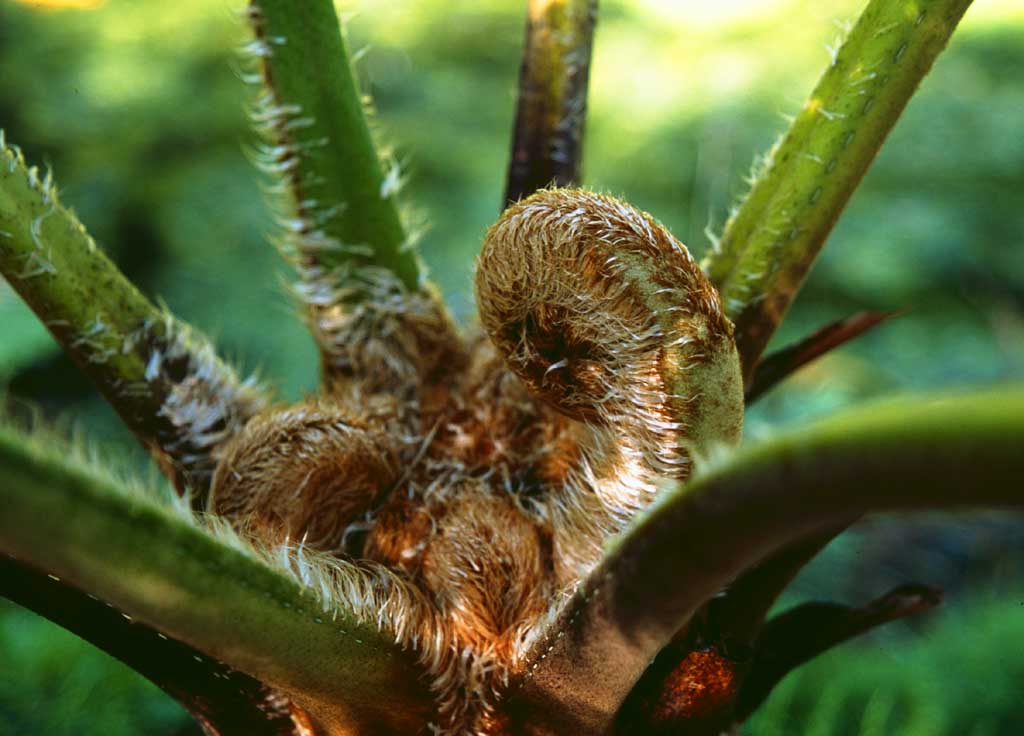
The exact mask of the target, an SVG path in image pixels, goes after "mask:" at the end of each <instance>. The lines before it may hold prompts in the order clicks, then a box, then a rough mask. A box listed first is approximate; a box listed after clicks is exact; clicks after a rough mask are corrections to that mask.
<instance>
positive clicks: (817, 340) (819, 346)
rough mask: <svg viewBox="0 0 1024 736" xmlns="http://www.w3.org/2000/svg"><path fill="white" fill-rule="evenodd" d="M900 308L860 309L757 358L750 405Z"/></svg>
mask: <svg viewBox="0 0 1024 736" xmlns="http://www.w3.org/2000/svg"><path fill="white" fill-rule="evenodd" d="M899 314H900V312H859V313H857V314H855V315H853V316H851V317H847V318H846V319H843V320H839V321H838V322H833V323H832V324H829V325H825V326H824V327H822V328H821V329H819V330H815V331H814V332H812V333H811V334H810V335H808V336H807V337H805V338H804V339H802V340H799V341H797V342H795V343H793V344H792V345H787V346H786V347H784V348H782V349H780V350H777V351H776V352H774V353H772V354H770V355H768V356H766V357H765V358H764V359H762V360H760V361H758V363H757V366H756V367H755V368H754V376H753V378H752V379H751V380H750V384H749V385H748V386H747V390H746V396H745V399H746V404H747V406H750V405H751V404H753V403H754V402H755V401H757V400H758V399H759V398H761V397H762V396H763V395H764V394H766V393H768V392H769V391H771V390H772V389H773V388H775V386H777V385H778V384H779V383H781V382H782V381H784V380H785V379H786V378H788V377H789V376H791V375H792V374H794V373H796V372H797V371H798V370H800V369H801V368H803V367H804V366H805V365H807V364H808V363H811V362H813V361H815V360H817V359H818V358H820V357H821V356H822V355H824V354H825V353H828V352H830V351H832V350H835V349H836V348H838V347H840V346H842V345H845V344H846V343H848V342H850V341H851V340H854V339H856V338H858V337H860V336H861V335H863V334H864V333H865V332H867V331H868V330H871V329H873V328H875V327H877V326H878V325H880V324H881V323H882V322H885V321H886V320H888V319H891V318H892V317H895V316H897V315H899Z"/></svg>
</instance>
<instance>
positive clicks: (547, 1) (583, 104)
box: [505, 0, 597, 206]
mask: <svg viewBox="0 0 1024 736" xmlns="http://www.w3.org/2000/svg"><path fill="white" fill-rule="evenodd" d="M596 17H597V0H529V3H528V5H527V17H526V42H525V45H524V47H523V63H522V67H521V69H520V72H519V99H518V101H517V103H516V119H515V125H514V127H513V129H512V155H511V159H510V160H509V166H508V178H507V181H506V185H505V205H506V206H508V205H510V204H513V203H515V202H517V201H519V200H520V199H522V198H523V197H527V196H529V195H530V194H533V193H534V192H535V191H537V190H538V189H542V188H544V187H550V186H556V187H568V186H575V185H578V184H579V182H580V164H581V161H582V158H583V128H584V123H585V121H586V114H587V82H588V79H589V76H590V55H591V48H592V46H593V39H594V24H595V21H596Z"/></svg>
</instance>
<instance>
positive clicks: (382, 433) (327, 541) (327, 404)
mask: <svg viewBox="0 0 1024 736" xmlns="http://www.w3.org/2000/svg"><path fill="white" fill-rule="evenodd" d="M371 419H372V418H371V417H368V416H366V414H365V412H362V413H359V412H356V411H354V410H352V409H349V408H347V407H345V406H344V405H341V404H338V403H336V402H333V401H328V400H325V399H322V400H310V401H307V402H305V403H302V404H297V405H295V406H292V407H288V408H286V409H279V410H276V411H270V412H267V413H264V414H261V415H259V416H257V417H255V418H253V419H252V420H251V421H250V422H249V423H248V424H247V425H246V426H245V428H244V429H243V430H242V431H241V432H240V433H239V434H238V435H237V436H236V437H235V438H234V439H233V440H232V441H231V442H230V444H229V445H227V446H226V447H225V449H224V456H223V458H222V459H221V462H220V464H219V465H218V467H217V472H216V473H215V474H214V477H213V488H212V491H211V493H210V510H211V511H212V512H213V513H215V514H217V515H219V516H221V517H224V518H226V519H229V520H230V521H231V522H232V524H233V525H234V526H236V527H240V528H246V529H249V530H251V531H253V532H255V533H257V534H258V535H259V536H260V537H262V538H264V539H269V540H277V541H279V542H280V541H284V540H286V539H291V540H294V541H296V542H303V543H304V544H307V545H309V546H311V547H313V548H316V549H322V550H340V549H341V547H342V542H343V536H344V532H345V529H346V528H347V527H348V525H349V524H350V523H351V522H352V521H354V520H355V519H356V518H357V517H359V516H361V515H362V514H364V513H365V512H366V511H367V510H369V509H370V508H371V506H372V505H373V504H374V502H375V501H376V500H378V499H379V498H380V497H381V496H382V494H383V493H385V492H386V491H387V490H388V489H389V488H390V485H391V483H393V482H394V481H395V477H396V474H397V472H398V466H399V462H398V450H399V449H400V448H398V447H397V446H396V444H397V443H396V440H394V439H393V438H392V437H391V436H390V435H389V433H388V432H387V430H386V427H385V425H383V424H380V423H377V422H373V421H371Z"/></svg>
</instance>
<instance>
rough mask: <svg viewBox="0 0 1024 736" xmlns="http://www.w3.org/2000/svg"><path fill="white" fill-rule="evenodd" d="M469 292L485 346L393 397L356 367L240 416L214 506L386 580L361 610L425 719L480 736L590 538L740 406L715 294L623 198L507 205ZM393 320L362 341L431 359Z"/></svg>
mask: <svg viewBox="0 0 1024 736" xmlns="http://www.w3.org/2000/svg"><path fill="white" fill-rule="evenodd" d="M476 288H477V301H478V304H479V305H480V315H481V322H482V324H483V327H484V331H485V333H486V336H479V337H476V338H473V339H469V340H467V341H466V343H467V344H466V345H465V346H464V347H462V348H460V350H461V351H462V355H461V357H460V358H459V359H458V360H453V361H452V362H451V369H450V370H449V371H448V372H447V373H446V374H445V375H444V376H442V377H437V376H436V375H435V374H434V373H433V372H431V375H432V376H433V382H432V383H431V384H429V385H423V386H418V387H417V390H416V391H413V392H409V391H408V390H407V389H406V384H404V383H403V382H404V380H407V376H408V375H409V374H407V373H406V374H404V376H403V377H402V379H401V380H399V378H398V373H396V372H391V375H394V376H395V377H396V385H395V386H392V387H388V386H386V385H382V384H381V380H380V376H381V373H380V372H379V371H374V370H373V368H372V367H371V366H365V367H360V366H358V365H356V364H355V363H353V364H352V366H351V369H350V370H346V371H344V372H339V373H338V374H336V379H335V380H334V381H333V382H332V383H331V385H330V390H329V392H328V393H327V394H326V395H323V396H318V397H316V398H311V399H308V400H306V401H305V402H303V403H301V404H299V405H297V406H292V407H287V408H280V409H275V410H272V411H269V412H266V413H264V414H261V415H259V416H257V417H255V418H254V419H252V420H250V421H249V423H248V424H247V425H246V426H245V428H244V429H243V430H242V431H241V432H239V433H238V434H237V435H236V436H235V437H234V438H233V439H232V440H231V441H230V442H229V443H228V444H227V445H226V446H225V447H224V449H223V451H222V453H221V458H222V459H221V462H220V465H219V467H218V468H217V471H216V474H215V476H214V481H213V488H212V490H211V496H210V510H211V511H212V512H214V513H215V514H218V515H222V516H224V517H226V518H227V519H228V520H229V521H230V523H231V524H232V526H233V527H234V528H235V529H237V530H241V531H243V532H245V533H248V534H252V535H255V536H257V537H258V538H260V539H262V540H264V542H265V543H267V544H270V545H285V546H287V545H289V544H292V545H294V544H295V543H297V542H298V543H300V544H301V545H302V546H308V547H312V548H316V549H317V550H319V554H322V555H323V554H326V555H327V556H329V557H335V558H337V559H339V561H345V566H344V567H336V568H335V570H344V571H345V574H348V575H354V576H367V577H372V578H373V583H374V584H375V585H377V586H379V585H385V586H391V593H390V597H388V600H389V606H391V607H392V608H396V609H400V610H396V611H389V612H388V614H387V615H386V616H384V615H382V614H381V612H379V611H374V610H367V611H364V614H365V616H366V618H367V619H368V620H375V621H377V622H378V625H380V626H382V627H385V628H392V629H395V630H394V631H393V633H394V635H395V637H396V639H397V640H398V641H400V642H402V643H403V644H406V645H409V646H413V647H415V648H416V649H417V650H418V652H419V655H420V660H421V662H422V663H423V665H424V667H425V669H426V670H427V673H428V676H429V677H430V678H431V686H432V689H433V691H434V693H435V695H436V697H437V704H438V713H437V720H436V723H435V727H436V729H437V730H439V731H441V732H443V733H452V734H482V735H495V734H501V733H503V732H504V731H505V728H506V724H505V722H504V718H503V716H502V714H501V712H500V710H499V708H498V704H499V702H500V700H501V697H502V693H503V692H504V690H505V689H506V688H507V687H508V686H509V685H510V684H511V683H513V682H514V681H515V679H516V678H517V677H519V676H520V675H522V674H523V673H524V672H525V671H526V670H527V669H528V667H529V666H530V664H531V662H530V661H528V655H527V653H528V652H531V651H534V649H533V644H535V643H536V642H537V641H539V640H541V639H543V638H544V637H546V636H547V635H549V633H550V632H549V631H548V630H547V626H548V625H549V623H550V622H551V621H553V620H554V619H555V618H556V617H557V614H558V612H559V611H560V609H561V607H562V606H563V605H564V604H565V602H566V601H567V600H568V599H569V597H570V596H571V594H572V592H573V591H574V589H575V588H576V586H577V585H578V584H579V583H580V581H581V580H582V579H583V578H584V577H585V576H586V575H587V573H588V572H589V571H590V570H591V569H592V568H593V566H594V565H595V564H596V563H597V561H598V559H599V555H600V552H601V549H602V547H603V546H604V544H605V543H606V541H607V540H608V539H609V537H611V536H613V535H615V534H616V533H618V532H619V531H621V530H622V529H623V528H624V527H625V525H626V524H627V523H628V522H629V521H630V519H631V518H632V517H633V516H634V515H635V514H636V513H637V512H638V511H640V510H642V509H643V508H645V507H646V506H647V505H648V504H650V503H651V501H652V500H653V499H654V497H655V494H656V492H657V489H658V487H659V483H660V481H661V480H662V479H664V478H673V479H677V480H685V479H686V478H687V477H688V476H689V475H690V474H691V472H692V471H693V467H694V463H695V462H699V461H700V459H701V458H702V457H704V456H706V455H708V454H710V453H712V452H714V451H715V450H716V448H717V447H718V446H732V445H734V444H736V443H737V442H738V440H739V437H740V432H741V429H742V416H743V397H742V380H741V377H740V372H739V361H738V357H737V353H736V349H735V345H734V343H733V338H732V325H731V324H730V322H729V321H728V320H727V319H726V318H725V317H724V316H723V312H722V309H721V304H720V302H719V299H718V295H717V293H716V292H715V290H714V289H713V288H712V287H711V286H710V285H709V283H708V282H707V280H706V279H705V277H704V275H703V273H702V272H701V270H700V268H699V267H698V266H697V264H696V263H695V261H694V260H693V259H692V258H691V257H690V254H689V253H688V252H687V250H686V248H685V247H683V246H682V245H681V244H680V243H679V242H678V241H677V240H676V239H675V238H673V237H672V235H671V234H670V233H669V232H668V231H667V230H666V229H665V228H663V227H662V226H661V225H660V224H658V223H657V222H656V221H655V220H654V219H653V218H651V217H650V216H648V215H646V214H644V213H642V212H639V211H637V210H635V209H633V208H632V207H630V206H628V205H626V204H624V203H622V202H620V201H618V200H615V199H613V198H610V197H605V196H601V195H597V194H593V193H590V192H586V191H581V190H570V189H553V190H545V191H541V192H538V193H537V194H535V195H533V196H531V197H529V198H527V199H525V200H522V201H521V202H519V203H517V204H515V205H513V206H512V207H510V208H509V209H508V210H507V211H506V212H505V213H504V214H503V215H502V216H501V218H500V219H499V220H498V222H497V223H496V224H495V225H494V226H493V227H492V228H491V229H490V231H489V232H488V233H487V236H486V238H485V241H484V246H483V252H482V254H481V256H480V261H479V265H478V270H477V277H476ZM334 304H335V305H337V308H338V309H339V310H343V309H344V304H345V300H344V299H339V300H334ZM338 319H340V320H342V321H344V320H345V319H346V317H345V314H344V313H343V312H341V311H339V314H338ZM395 329H398V328H396V326H395V323H389V330H391V332H389V334H387V335H376V334H374V333H373V332H372V331H371V332H367V333H366V334H365V335H364V336H363V341H364V342H367V343H370V344H375V345H376V346H377V347H380V349H381V350H384V351H385V352H386V351H387V350H388V349H389V348H388V347H387V346H388V345H395V344H400V345H402V346H403V348H402V349H403V351H410V350H411V351H413V352H415V351H417V350H422V351H424V355H425V357H427V360H425V361H423V362H418V361H417V356H416V355H415V354H413V355H408V354H405V355H403V356H402V362H403V363H405V364H408V365H417V364H420V365H422V364H425V363H432V362H433V360H432V358H433V357H434V356H435V355H436V354H437V352H438V346H431V345H430V344H429V341H426V340H424V339H423V335H424V334H428V333H426V332H423V331H419V332H418V334H417V335H416V336H415V338H414V339H413V338H411V337H410V339H405V337H403V335H401V334H396V333H395V332H394V330H395ZM449 339H450V338H449V337H448V336H447V335H445V336H444V337H443V340H444V341H448V340H449ZM443 349H444V351H447V352H449V353H451V352H453V351H452V349H451V347H450V346H449V344H448V343H447V342H445V345H444V346H443ZM420 375H424V374H420ZM357 587H358V586H357ZM385 597H387V596H385ZM378 598H380V596H370V597H367V600H368V601H373V600H377V599H378ZM399 629H400V630H399ZM299 705H301V703H300V704H299Z"/></svg>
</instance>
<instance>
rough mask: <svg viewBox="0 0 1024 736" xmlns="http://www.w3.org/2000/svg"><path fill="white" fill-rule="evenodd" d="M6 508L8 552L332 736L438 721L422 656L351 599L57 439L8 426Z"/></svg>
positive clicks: (0, 490)
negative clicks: (94, 465) (275, 694)
mask: <svg viewBox="0 0 1024 736" xmlns="http://www.w3.org/2000/svg"><path fill="white" fill-rule="evenodd" d="M0 505H2V506H3V509H4V513H3V514H2V515H0V552H2V553H4V554H7V555H11V556H13V557H16V558H18V559H20V560H23V561H26V562H28V563H30V564H32V565H34V566H37V567H39V568H42V569H45V570H47V571H48V572H50V573H52V574H53V575H55V576H57V577H59V578H61V579H63V580H65V581H66V582H67V583H69V584H71V585H73V586H75V587H78V588H80V589H82V590H86V591H88V592H90V593H91V594H93V595H95V596H97V597H98V598H101V599H102V600H104V601H106V602H108V603H110V604H111V605H113V606H116V607H117V608H118V609H120V610H121V611H123V612H124V613H125V614H126V615H128V616H131V617H132V618H133V619H135V620H138V621H140V622H141V623H143V624H145V625H147V626H150V627H152V628H153V629H155V630H156V631H158V632H162V633H164V634H166V635H167V636H169V637H171V638H173V639H177V640H179V641H181V642H183V643H185V644H186V645H188V646H191V647H193V648H195V649H196V650H198V651H200V652H202V653H203V655H204V656H206V657H210V658H213V659H214V660H216V661H220V662H223V663H225V664H227V665H229V666H230V667H232V668H233V669H237V670H239V671H241V672H244V673H246V674H247V675H250V676H252V677H254V678H256V679H257V680H259V681H260V682H264V683H267V684H268V685H270V686H272V687H274V688H277V689H279V690H281V691H283V692H285V693H287V694H289V695H290V696H292V697H293V698H294V699H295V700H296V701H297V702H298V703H299V704H300V705H302V706H303V707H304V708H307V709H308V710H310V711H311V712H312V713H313V714H314V716H315V717H316V718H317V720H318V721H319V722H321V723H329V724H331V729H327V732H328V733H340V732H344V731H343V730H342V727H343V726H345V727H355V728H367V729H370V730H371V731H372V732H374V733H412V732H415V731H416V730H417V729H419V728H421V727H422V726H423V724H424V723H425V722H426V720H427V718H428V717H429V713H430V700H429V698H428V697H427V695H426V692H425V690H424V689H423V688H421V686H420V685H419V683H418V682H417V669H416V667H415V664H414V656H413V655H412V654H411V653H409V652H403V651H402V650H401V649H400V648H399V647H398V645H397V644H395V643H394V640H393V639H392V638H391V637H390V636H388V635H387V634H385V633H383V632H381V631H380V630H378V628H377V626H376V625H375V624H373V623H369V622H367V621H365V620H363V619H361V618H359V617H357V616H356V615H355V614H354V613H353V612H352V611H351V610H350V609H348V608H346V605H347V603H346V601H339V600H336V599H335V600H333V601H332V603H331V605H330V606H329V607H328V608H326V609H325V604H324V602H323V600H322V599H320V598H318V597H317V595H315V594H314V593H313V592H312V590H310V589H308V588H303V587H302V586H300V585H299V584H298V582H297V581H296V580H294V579H292V578H291V577H289V576H286V575H285V574H282V573H280V572H278V571H275V570H274V569H272V568H271V567H269V566H268V565H267V564H266V563H265V562H264V561H262V560H260V559H258V558H257V557H256V556H255V555H254V554H253V553H246V552H245V551H244V550H243V549H242V548H240V547H238V546H232V545H231V544H228V543H226V542H225V541H221V540H220V539H218V538H216V537H215V536H213V535H212V534H210V533H209V532H207V531H205V530H203V529H201V528H199V527H198V526H197V525H196V524H195V522H193V521H191V520H190V519H188V518H187V516H183V515H176V514H174V513H173V512H171V511H170V510H169V509H167V508H165V507H161V506H160V505H158V504H157V503H156V502H155V501H154V500H152V499H151V498H150V497H149V496H147V495H145V494H143V493H140V492H134V491H131V490H127V489H125V488H123V487H122V486H120V485H119V484H118V483H117V482H115V481H114V480H112V479H110V478H107V477H103V476H101V475H99V474H98V473H96V472H95V471H90V470H87V469H83V468H82V467H81V466H78V465H76V464H75V463H74V462H73V460H69V459H68V457H67V453H65V452H63V451H62V450H60V449H59V448H58V447H56V446H54V445H53V444H44V443H43V442H42V441H38V440H33V439H30V438H26V437H24V436H22V435H18V434H17V433H14V432H12V431H11V430H6V429H3V430H0ZM154 540H159V542H160V543H159V544H154Z"/></svg>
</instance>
